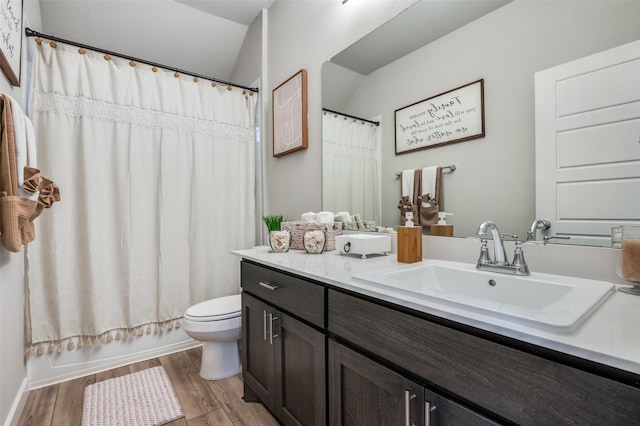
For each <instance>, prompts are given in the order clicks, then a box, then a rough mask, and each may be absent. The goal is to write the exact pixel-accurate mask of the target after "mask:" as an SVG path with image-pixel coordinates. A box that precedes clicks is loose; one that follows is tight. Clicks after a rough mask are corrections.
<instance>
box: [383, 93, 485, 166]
mask: <svg viewBox="0 0 640 426" xmlns="http://www.w3.org/2000/svg"><path fill="white" fill-rule="evenodd" d="M395 124H396V154H403V153H405V152H410V151H415V150H418V149H426V148H433V147H435V146H438V145H444V144H449V143H453V142H460V141H463V140H469V139H475V138H480V137H483V136H484V80H478V81H475V82H473V83H469V84H466V85H464V86H461V87H459V88H457V89H453V90H450V91H448V92H445V93H441V94H439V95H437V96H434V97H431V98H428V99H425V100H422V101H420V102H417V103H415V104H412V105H409V106H406V107H404V108H400V109H398V110H396V112H395Z"/></svg>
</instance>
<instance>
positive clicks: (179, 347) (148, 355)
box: [29, 339, 202, 390]
mask: <svg viewBox="0 0 640 426" xmlns="http://www.w3.org/2000/svg"><path fill="white" fill-rule="evenodd" d="M201 345H202V342H199V341H196V340H193V339H189V340H186V341H183V342H179V343H176V344H171V345H167V346H161V347H158V348H154V349H151V350H146V351H143V352H137V353H132V354H131V355H130V356H129V355H127V356H118V357H117V359H115V360H113V361H109V360H107V361H102V362H100V363H99V365H93V366H89V365H90V364H92V363H87V364H85V366H81V367H80V368H75V369H74V370H73V371H72V372H68V373H65V374H60V375H53V376H49V377H47V378H46V379H43V380H37V381H32V382H31V383H30V385H29V389H31V390H34V389H39V388H42V387H46V386H51V385H55V384H57V383H61V382H66V381H69V380H74V379H78V378H80V377H85V376H89V375H91V374H97V373H101V372H103V371H107V370H112V369H114V368H119V367H124V366H126V365H129V364H135V363H136V362H142V361H146V360H149V359H153V358H158V357H161V356H165V355H170V354H173V353H176V352H181V351H185V350H188V349H192V348H195V347H198V346H201Z"/></svg>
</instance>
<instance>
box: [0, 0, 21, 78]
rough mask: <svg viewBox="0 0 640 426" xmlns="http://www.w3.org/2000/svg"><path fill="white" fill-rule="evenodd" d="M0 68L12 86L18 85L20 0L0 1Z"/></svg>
mask: <svg viewBox="0 0 640 426" xmlns="http://www.w3.org/2000/svg"><path fill="white" fill-rule="evenodd" d="M0 36H1V37H0V68H1V69H2V72H3V73H4V75H6V76H7V80H9V83H11V85H12V86H20V64H21V62H22V0H3V1H2V2H0Z"/></svg>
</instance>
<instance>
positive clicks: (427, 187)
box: [418, 166, 444, 226]
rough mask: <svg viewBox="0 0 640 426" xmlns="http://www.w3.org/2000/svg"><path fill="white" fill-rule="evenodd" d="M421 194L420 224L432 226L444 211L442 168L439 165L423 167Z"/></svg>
mask: <svg viewBox="0 0 640 426" xmlns="http://www.w3.org/2000/svg"><path fill="white" fill-rule="evenodd" d="M420 192H421V195H420V196H419V197H418V199H419V211H420V219H419V220H420V222H419V223H420V224H421V225H422V226H430V225H435V224H436V223H438V212H441V211H444V202H443V199H442V168H441V167H438V166H432V167H425V168H423V169H422V182H421V189H420Z"/></svg>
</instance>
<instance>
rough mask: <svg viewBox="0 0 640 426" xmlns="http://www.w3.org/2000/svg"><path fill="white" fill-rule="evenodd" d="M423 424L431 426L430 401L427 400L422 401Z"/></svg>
mask: <svg viewBox="0 0 640 426" xmlns="http://www.w3.org/2000/svg"><path fill="white" fill-rule="evenodd" d="M433 408H435V407H433ZM424 426H431V403H430V402H429V401H425V402H424Z"/></svg>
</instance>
